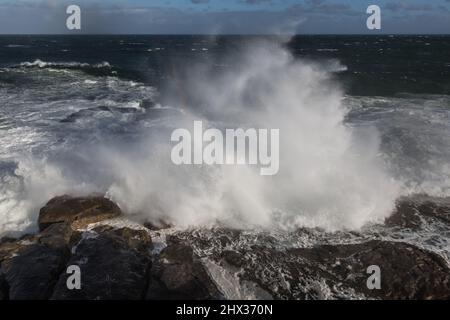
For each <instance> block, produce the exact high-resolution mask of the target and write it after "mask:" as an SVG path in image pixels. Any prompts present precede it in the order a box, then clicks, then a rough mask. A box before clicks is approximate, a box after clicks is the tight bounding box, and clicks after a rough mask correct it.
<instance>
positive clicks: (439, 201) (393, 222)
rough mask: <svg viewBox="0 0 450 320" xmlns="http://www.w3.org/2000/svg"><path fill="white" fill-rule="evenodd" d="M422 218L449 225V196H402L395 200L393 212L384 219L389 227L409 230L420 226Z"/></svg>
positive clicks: (422, 221)
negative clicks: (395, 204)
mask: <svg viewBox="0 0 450 320" xmlns="http://www.w3.org/2000/svg"><path fill="white" fill-rule="evenodd" d="M424 219H428V220H434V221H440V222H442V223H444V224H447V225H450V198H434V197H429V196H424V195H416V196H414V197H404V198H402V199H400V200H399V201H398V202H397V206H396V210H395V212H394V213H393V214H392V215H391V216H390V217H389V218H387V219H386V221H385V223H386V225H387V226H390V227H401V228H406V229H411V230H418V229H420V228H422V224H423V223H426V221H424Z"/></svg>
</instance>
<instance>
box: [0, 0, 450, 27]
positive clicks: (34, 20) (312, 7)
mask: <svg viewBox="0 0 450 320" xmlns="http://www.w3.org/2000/svg"><path fill="white" fill-rule="evenodd" d="M71 4H74V5H78V6H79V7H80V8H81V30H68V29H67V28H66V19H67V17H68V14H66V8H67V6H68V5H71ZM369 5H378V6H379V7H380V8H381V30H369V29H368V28H367V27H366V20H367V18H368V16H369V15H368V14H367V13H366V9H367V7H368V6H369ZM66 33H68V34H377V33H383V34H449V33H450V0H128V1H125V0H110V1H108V0H70V1H68V0H0V34H66Z"/></svg>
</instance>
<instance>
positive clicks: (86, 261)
mask: <svg viewBox="0 0 450 320" xmlns="http://www.w3.org/2000/svg"><path fill="white" fill-rule="evenodd" d="M150 248H151V238H150V236H149V235H148V233H147V232H146V231H144V230H133V229H129V228H122V229H114V228H112V227H109V226H100V227H98V228H95V229H94V230H92V231H86V232H85V233H83V234H82V237H81V240H80V241H79V243H77V244H76V245H75V246H74V248H73V250H72V251H73V252H72V256H71V258H70V260H69V261H68V262H67V266H70V265H77V266H79V267H80V270H81V290H69V289H67V285H66V282H67V278H68V277H69V276H70V275H68V274H66V273H63V274H61V277H60V278H59V281H58V283H57V285H56V287H55V291H54V293H53V295H52V299H55V300H59V299H86V300H118V299H128V300H135V299H142V298H144V296H145V293H146V289H147V283H148V270H149V268H150V254H149V249H150Z"/></svg>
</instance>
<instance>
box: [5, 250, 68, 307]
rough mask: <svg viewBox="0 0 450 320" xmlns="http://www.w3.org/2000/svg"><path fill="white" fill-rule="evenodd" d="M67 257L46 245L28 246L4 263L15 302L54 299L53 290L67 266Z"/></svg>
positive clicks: (10, 296) (62, 251)
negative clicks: (52, 296) (51, 297)
mask: <svg viewBox="0 0 450 320" xmlns="http://www.w3.org/2000/svg"><path fill="white" fill-rule="evenodd" d="M66 258H67V255H66V253H65V252H64V250H62V249H54V248H51V247H49V246H47V245H43V244H32V245H28V246H24V247H23V248H21V249H20V250H18V251H17V253H16V254H15V255H14V256H13V257H11V258H9V259H6V260H4V261H3V262H2V270H3V272H4V274H5V280H6V282H7V283H8V287H9V299H11V300H43V299H48V298H50V296H51V294H52V291H53V287H54V285H55V283H56V281H57V279H58V277H59V274H60V273H61V272H62V270H63V267H64V266H65V261H66Z"/></svg>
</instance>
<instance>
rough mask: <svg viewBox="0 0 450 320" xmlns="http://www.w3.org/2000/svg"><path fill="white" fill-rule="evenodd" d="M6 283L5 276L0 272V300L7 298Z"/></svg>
mask: <svg viewBox="0 0 450 320" xmlns="http://www.w3.org/2000/svg"><path fill="white" fill-rule="evenodd" d="M8 292H9V288H8V283H7V282H6V280H5V276H4V275H3V273H0V301H2V300H8V298H9V297H8Z"/></svg>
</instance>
